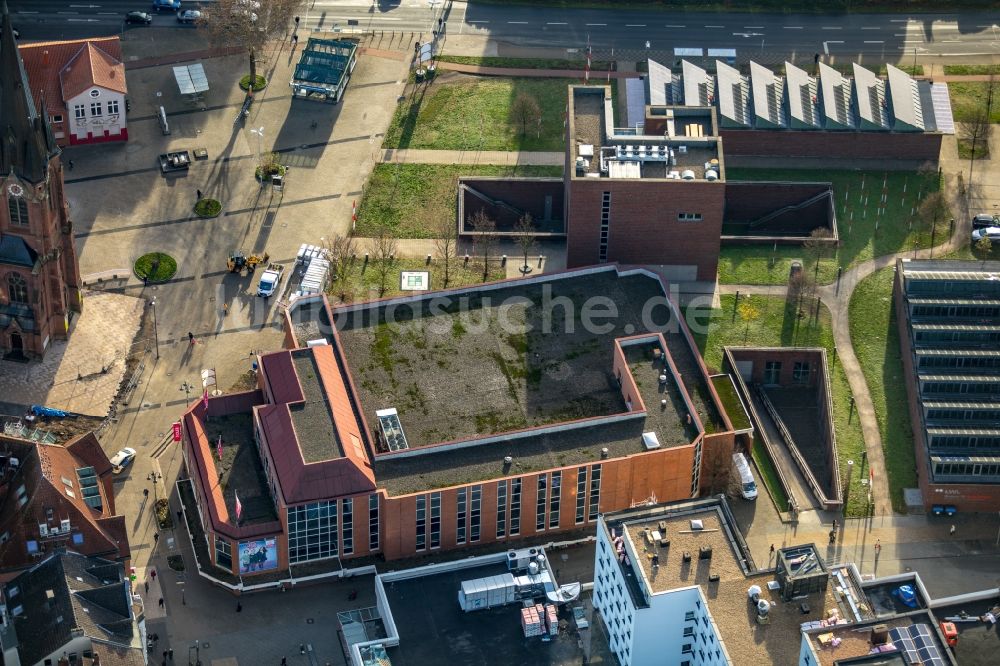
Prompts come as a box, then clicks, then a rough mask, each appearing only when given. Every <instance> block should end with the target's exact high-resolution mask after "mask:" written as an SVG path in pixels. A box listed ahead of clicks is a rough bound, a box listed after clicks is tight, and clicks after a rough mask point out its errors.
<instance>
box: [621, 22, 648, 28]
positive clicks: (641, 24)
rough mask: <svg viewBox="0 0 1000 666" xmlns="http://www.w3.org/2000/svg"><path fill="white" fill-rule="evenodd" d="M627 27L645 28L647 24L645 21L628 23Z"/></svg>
mask: <svg viewBox="0 0 1000 666" xmlns="http://www.w3.org/2000/svg"><path fill="white" fill-rule="evenodd" d="M625 27H626V28H645V27H646V24H645V23H626V24H625Z"/></svg>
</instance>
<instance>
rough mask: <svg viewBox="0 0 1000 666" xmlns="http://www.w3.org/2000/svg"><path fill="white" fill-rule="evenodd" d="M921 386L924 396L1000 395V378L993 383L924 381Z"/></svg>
mask: <svg viewBox="0 0 1000 666" xmlns="http://www.w3.org/2000/svg"><path fill="white" fill-rule="evenodd" d="M920 384H921V386H920V391H921V393H922V394H923V395H978V396H994V395H1000V378H998V379H997V381H992V382H989V381H988V382H963V381H928V380H922V381H921V382H920Z"/></svg>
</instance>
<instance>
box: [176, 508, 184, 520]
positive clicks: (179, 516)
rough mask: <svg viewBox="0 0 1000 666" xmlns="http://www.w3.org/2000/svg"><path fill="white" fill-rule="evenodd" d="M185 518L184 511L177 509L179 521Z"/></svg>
mask: <svg viewBox="0 0 1000 666" xmlns="http://www.w3.org/2000/svg"><path fill="white" fill-rule="evenodd" d="M183 518H184V512H183V511H181V510H180V509H177V522H180V521H181V520H182V519H183Z"/></svg>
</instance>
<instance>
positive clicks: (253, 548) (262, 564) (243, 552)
mask: <svg viewBox="0 0 1000 666" xmlns="http://www.w3.org/2000/svg"><path fill="white" fill-rule="evenodd" d="M277 568H278V546H277V543H276V542H275V539H274V537H269V538H267V539H258V540H256V541H240V573H241V574H252V573H259V572H261V571H271V570H272V569H277Z"/></svg>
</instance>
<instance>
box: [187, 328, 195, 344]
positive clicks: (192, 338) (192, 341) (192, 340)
mask: <svg viewBox="0 0 1000 666" xmlns="http://www.w3.org/2000/svg"><path fill="white" fill-rule="evenodd" d="M188 342H190V343H191V344H194V333H192V332H191V331H188Z"/></svg>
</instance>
